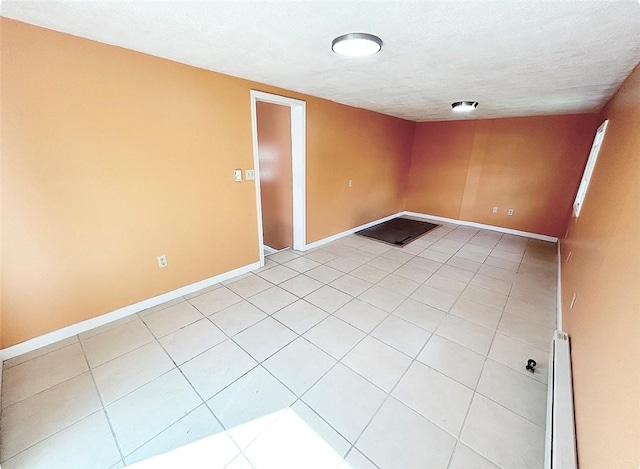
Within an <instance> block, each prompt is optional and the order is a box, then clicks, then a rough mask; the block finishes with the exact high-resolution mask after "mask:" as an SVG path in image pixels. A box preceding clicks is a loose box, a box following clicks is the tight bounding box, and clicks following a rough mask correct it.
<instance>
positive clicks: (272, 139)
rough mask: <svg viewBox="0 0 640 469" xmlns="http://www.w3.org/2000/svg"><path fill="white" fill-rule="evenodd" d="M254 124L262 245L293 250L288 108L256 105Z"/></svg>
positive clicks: (271, 104)
mask: <svg viewBox="0 0 640 469" xmlns="http://www.w3.org/2000/svg"><path fill="white" fill-rule="evenodd" d="M256 120H257V124H258V155H259V158H260V198H261V202H262V230H263V233H264V243H265V244H266V245H267V246H269V247H271V248H273V249H284V248H287V247H292V246H293V181H292V174H291V108H290V107H289V106H282V105H279V104H273V103H265V102H262V101H258V102H257V103H256Z"/></svg>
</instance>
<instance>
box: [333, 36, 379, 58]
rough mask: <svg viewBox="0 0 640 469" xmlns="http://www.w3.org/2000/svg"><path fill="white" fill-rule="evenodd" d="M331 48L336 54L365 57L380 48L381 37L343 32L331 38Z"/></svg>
mask: <svg viewBox="0 0 640 469" xmlns="http://www.w3.org/2000/svg"><path fill="white" fill-rule="evenodd" d="M331 49H332V50H333V52H335V53H336V54H340V55H346V56H347V57H365V56H367V55H373V54H375V53H376V52H379V51H380V49H382V39H380V38H379V37H378V36H374V35H373V34H367V33H349V34H343V35H342V36H338V37H337V38H335V39H334V40H333V42H332V43H331Z"/></svg>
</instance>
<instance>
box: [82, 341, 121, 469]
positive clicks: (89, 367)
mask: <svg viewBox="0 0 640 469" xmlns="http://www.w3.org/2000/svg"><path fill="white" fill-rule="evenodd" d="M78 339H80V337H78ZM79 342H80V348H81V350H82V356H83V357H84V360H85V362H86V364H87V368H88V369H89V373H90V375H91V381H92V382H93V387H94V389H95V391H96V394H97V395H98V399H100V405H101V406H102V412H103V413H104V416H105V418H106V420H107V423H108V424H109V429H110V430H111V436H112V437H113V441H114V443H115V444H116V448H117V449H118V453H119V454H120V461H121V462H122V464H124V463H125V462H124V455H123V453H122V448H121V446H120V442H119V441H118V438H117V437H116V432H115V429H114V428H113V424H112V423H111V418H109V413H108V412H107V408H106V406H105V405H104V400H103V399H102V394H101V393H100V389H98V385H97V384H96V378H95V376H93V368H91V365H90V364H89V359H88V358H87V354H86V353H85V351H84V346H83V344H82V341H81V340H79Z"/></svg>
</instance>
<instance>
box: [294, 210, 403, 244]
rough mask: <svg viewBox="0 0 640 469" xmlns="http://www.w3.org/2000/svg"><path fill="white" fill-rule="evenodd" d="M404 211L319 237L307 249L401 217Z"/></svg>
mask: <svg viewBox="0 0 640 469" xmlns="http://www.w3.org/2000/svg"><path fill="white" fill-rule="evenodd" d="M403 213H404V212H398V213H394V214H393V215H389V216H388V217H384V218H380V219H378V220H374V221H372V222H369V223H365V224H364V225H360V226H356V227H355V228H351V229H350V230H346V231H343V232H341V233H337V234H334V235H332V236H329V237H327V238H322V239H319V240H318V241H314V242H313V243H309V244H307V245H306V246H305V251H308V250H310V249H315V248H318V247H320V246H323V245H325V244H328V243H330V242H332V241H335V240H337V239H340V238H344V237H345V236H349V235H351V234H353V233H355V232H356V231H360V230H364V229H366V228H369V227H371V226H374V225H377V224H378V223H383V222H385V221H389V220H392V219H394V218H396V217H399V216H400V215H402V214H403Z"/></svg>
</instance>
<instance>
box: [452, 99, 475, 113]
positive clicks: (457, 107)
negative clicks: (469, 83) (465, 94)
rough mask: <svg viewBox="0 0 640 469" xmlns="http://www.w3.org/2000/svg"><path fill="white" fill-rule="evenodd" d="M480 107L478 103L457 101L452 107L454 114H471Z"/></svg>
mask: <svg viewBox="0 0 640 469" xmlns="http://www.w3.org/2000/svg"><path fill="white" fill-rule="evenodd" d="M477 107H478V101H456V102H455V103H453V104H452V105H451V109H452V110H453V112H471V111H474V110H475V109H476V108H477Z"/></svg>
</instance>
